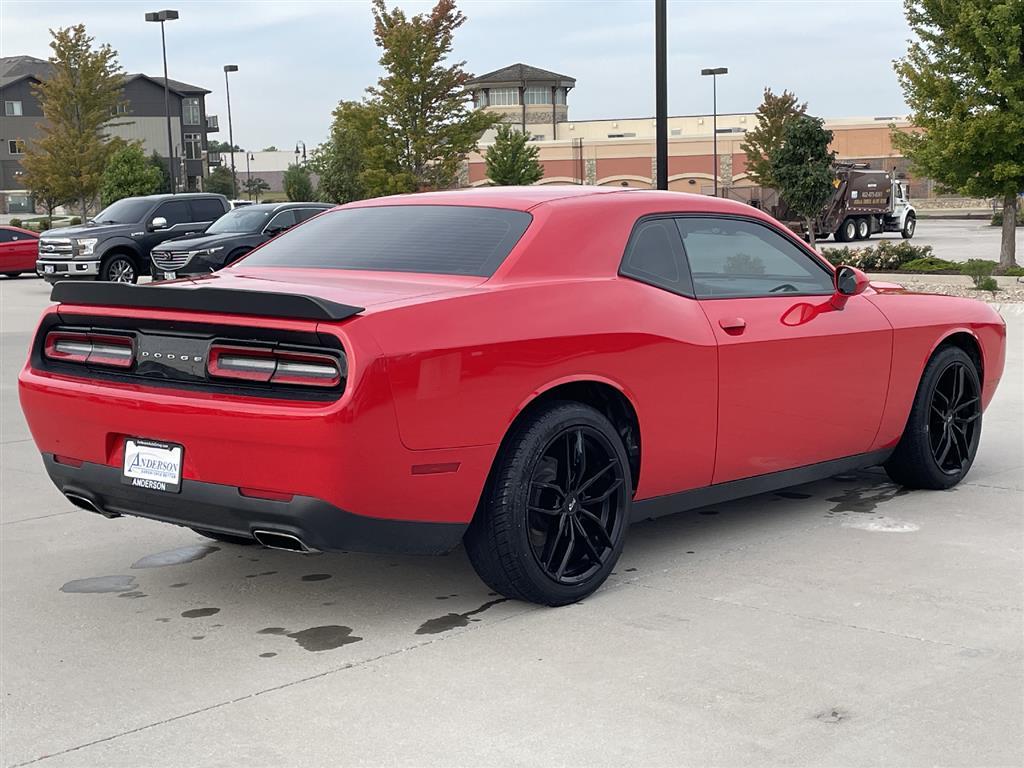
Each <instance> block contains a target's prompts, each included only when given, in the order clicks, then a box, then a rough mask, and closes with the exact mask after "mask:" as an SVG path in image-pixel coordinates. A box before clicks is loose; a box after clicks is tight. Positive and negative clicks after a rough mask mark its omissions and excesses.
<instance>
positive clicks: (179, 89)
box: [124, 72, 210, 95]
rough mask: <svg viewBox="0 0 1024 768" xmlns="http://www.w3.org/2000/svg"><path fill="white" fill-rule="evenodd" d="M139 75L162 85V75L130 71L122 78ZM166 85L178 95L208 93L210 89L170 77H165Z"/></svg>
mask: <svg viewBox="0 0 1024 768" xmlns="http://www.w3.org/2000/svg"><path fill="white" fill-rule="evenodd" d="M140 77H142V78H145V79H146V80H150V81H152V82H154V83H156V84H157V85H159V86H160V87H161V88H163V87H164V79H163V78H162V77H153V76H151V75H147V74H146V73H144V72H131V73H129V74H127V75H125V76H124V79H125V81H126V82H127V81H129V80H137V79H138V78H140ZM167 87H168V88H169V89H170V90H171V91H172V92H174V93H177V94H179V95H180V94H186V93H203V94H205V93H210V91H208V90H206V89H205V88H200V87H199V86H198V85H189V84H188V83H183V82H181V81H180V80H174V79H173V78H170V77H169V78H167Z"/></svg>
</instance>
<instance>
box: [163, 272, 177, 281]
mask: <svg viewBox="0 0 1024 768" xmlns="http://www.w3.org/2000/svg"><path fill="white" fill-rule="evenodd" d="M177 279H178V273H177V272H164V280H177Z"/></svg>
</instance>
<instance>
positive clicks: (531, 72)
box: [467, 64, 576, 87]
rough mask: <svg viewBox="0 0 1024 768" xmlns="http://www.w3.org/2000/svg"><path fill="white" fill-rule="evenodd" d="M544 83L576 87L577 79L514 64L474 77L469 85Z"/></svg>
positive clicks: (525, 65) (538, 68) (527, 65)
mask: <svg viewBox="0 0 1024 768" xmlns="http://www.w3.org/2000/svg"><path fill="white" fill-rule="evenodd" d="M523 82H531V83H536V82H543V83H552V82H554V83H559V84H562V85H567V86H569V87H572V86H574V85H576V78H574V77H569V76H568V75H560V74H558V73H557V72H551V71H550V70H547V69H541V68H540V67H531V66H530V65H529V64H512V65H510V66H508V67H502V68H501V69H496V70H494V71H493V72H488V73H487V74H485V75H480V76H479V77H474V78H472V79H471V80H469V81H468V82H467V85H488V84H491V83H523Z"/></svg>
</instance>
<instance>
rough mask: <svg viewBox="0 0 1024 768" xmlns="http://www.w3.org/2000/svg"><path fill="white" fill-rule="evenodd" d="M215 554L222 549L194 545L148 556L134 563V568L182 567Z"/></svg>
mask: <svg viewBox="0 0 1024 768" xmlns="http://www.w3.org/2000/svg"><path fill="white" fill-rule="evenodd" d="M214 552H220V547H214V546H212V545H210V544H193V545H192V546H190V547H179V548H178V549H168V550H167V551H165V552H156V553H155V554H152V555H146V556H145V557H143V558H140V559H139V560H136V561H135V562H134V563H132V568H136V569H137V568H163V567H165V566H168V565H181V564H182V563H191V562H194V561H195V560H202V559H203V558H204V557H206V556H207V555H210V554H213V553H214Z"/></svg>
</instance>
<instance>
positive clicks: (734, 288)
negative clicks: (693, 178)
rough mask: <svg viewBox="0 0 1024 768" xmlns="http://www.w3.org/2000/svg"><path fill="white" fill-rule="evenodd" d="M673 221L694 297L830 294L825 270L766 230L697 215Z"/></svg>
mask: <svg viewBox="0 0 1024 768" xmlns="http://www.w3.org/2000/svg"><path fill="white" fill-rule="evenodd" d="M676 223H677V225H678V227H679V234H680V235H681V236H682V239H683V247H684V249H685V251H686V259H687V261H688V262H689V265H690V272H691V273H692V275H693V288H694V291H695V292H696V294H697V298H705V299H707V298H725V297H744V296H770V295H775V294H784V293H801V294H831V293H832V292H833V286H832V275H831V274H830V273H829V271H828V270H827V269H825V267H824V266H823V265H819V264H818V263H816V262H815V260H814V258H813V257H812V256H811V255H810V254H808V253H805V252H804V251H803V249H802V248H800V247H799V246H798V245H797V244H796V243H793V242H791V241H790V240H789V239H788V238H786V237H784V236H783V235H782V234H780V233H778V232H775V231H774V230H772V229H771V228H769V227H768V226H765V225H763V224H758V223H756V222H753V221H744V220H741V219H725V218H700V217H680V218H678V219H676Z"/></svg>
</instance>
